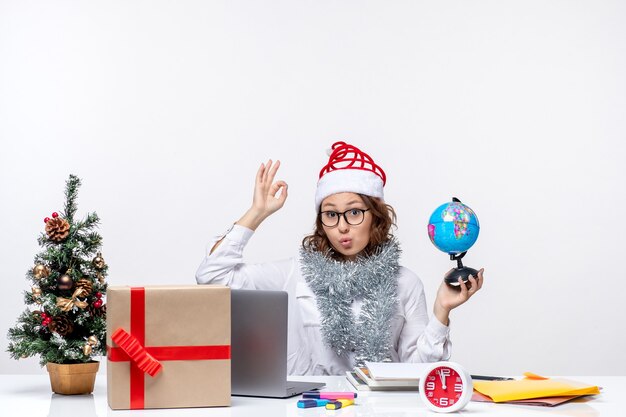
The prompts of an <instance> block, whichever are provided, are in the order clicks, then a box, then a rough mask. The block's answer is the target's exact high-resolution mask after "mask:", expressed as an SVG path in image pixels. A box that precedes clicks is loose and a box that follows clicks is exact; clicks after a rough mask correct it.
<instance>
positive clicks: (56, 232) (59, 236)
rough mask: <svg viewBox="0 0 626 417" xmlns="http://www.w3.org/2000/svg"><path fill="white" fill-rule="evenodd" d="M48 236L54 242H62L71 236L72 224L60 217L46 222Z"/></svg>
mask: <svg viewBox="0 0 626 417" xmlns="http://www.w3.org/2000/svg"><path fill="white" fill-rule="evenodd" d="M46 234H47V235H48V238H49V239H50V240H51V241H53V242H57V243H58V242H62V241H64V240H65V239H66V238H67V236H68V235H69V234H70V224H69V223H68V222H67V220H65V219H62V218H60V217H55V218H53V219H49V220H48V221H47V222H46Z"/></svg>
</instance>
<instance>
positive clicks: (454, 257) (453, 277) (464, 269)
mask: <svg viewBox="0 0 626 417" xmlns="http://www.w3.org/2000/svg"><path fill="white" fill-rule="evenodd" d="M466 253H467V251H465V252H463V253H457V254H453V253H451V254H450V260H451V261H456V265H457V266H456V268H454V269H453V270H452V271H450V273H449V274H448V275H446V277H445V281H446V284H448V285H451V286H453V287H459V277H460V278H461V279H462V280H463V282H464V283H465V285H466V286H467V287H468V288H469V285H470V284H468V281H469V276H470V275H471V276H473V277H474V278H476V277H478V271H477V270H475V269H474V268H470V267H468V266H463V262H462V261H461V259H463V257H464V256H465V254H466Z"/></svg>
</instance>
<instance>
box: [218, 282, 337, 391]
mask: <svg viewBox="0 0 626 417" xmlns="http://www.w3.org/2000/svg"><path fill="white" fill-rule="evenodd" d="M230 294H231V314H232V316H231V349H232V351H231V355H232V356H231V373H232V375H231V378H232V395H244V396H251V397H274V398H287V397H292V396H294V395H298V394H301V393H302V392H304V391H309V390H312V389H317V388H321V387H323V386H324V385H325V384H324V383H320V382H300V381H287V293H286V292H284V291H261V290H231V293H230Z"/></svg>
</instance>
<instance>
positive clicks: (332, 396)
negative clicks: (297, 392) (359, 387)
mask: <svg viewBox="0 0 626 417" xmlns="http://www.w3.org/2000/svg"><path fill="white" fill-rule="evenodd" d="M356 396H357V394H356V392H350V391H348V392H328V391H306V392H303V393H302V398H320V399H322V398H323V399H326V400H340V399H354V398H356Z"/></svg>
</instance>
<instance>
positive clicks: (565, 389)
mask: <svg viewBox="0 0 626 417" xmlns="http://www.w3.org/2000/svg"><path fill="white" fill-rule="evenodd" d="M524 375H525V376H526V378H524V379H520V380H516V381H473V383H474V389H475V390H476V391H478V392H480V393H481V394H483V395H487V396H488V397H490V398H491V399H492V400H493V401H494V402H496V403H499V402H503V401H514V400H527V399H530V398H541V397H558V396H572V395H591V394H599V393H600V389H599V388H598V387H597V386H595V385H589V384H585V383H582V382H578V381H571V380H568V379H563V378H544V377H542V376H539V375H535V374H532V373H530V372H527V373H525V374H524Z"/></svg>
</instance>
